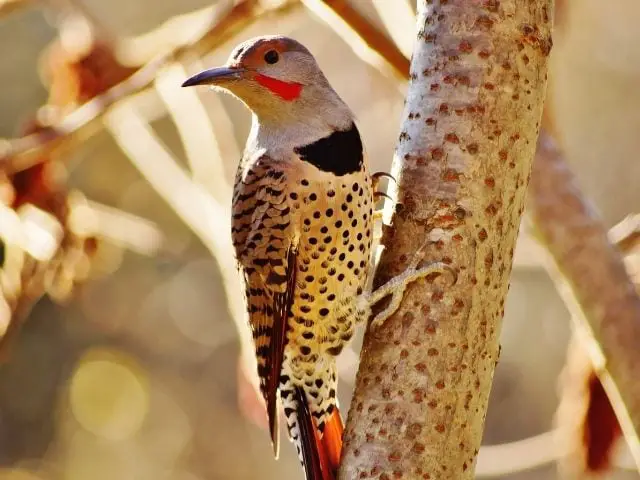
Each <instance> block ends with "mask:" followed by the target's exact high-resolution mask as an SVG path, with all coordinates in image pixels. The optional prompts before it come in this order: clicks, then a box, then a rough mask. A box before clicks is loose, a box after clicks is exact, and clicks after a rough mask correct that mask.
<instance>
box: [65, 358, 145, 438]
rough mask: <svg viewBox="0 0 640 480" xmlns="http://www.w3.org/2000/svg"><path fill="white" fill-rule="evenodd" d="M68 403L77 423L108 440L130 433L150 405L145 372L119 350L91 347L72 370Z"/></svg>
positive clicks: (140, 422) (140, 421) (135, 429)
mask: <svg viewBox="0 0 640 480" xmlns="http://www.w3.org/2000/svg"><path fill="white" fill-rule="evenodd" d="M69 403H70V407H71V411H72V413H73V416H74V417H75V418H76V420H77V421H78V423H79V424H80V425H81V426H82V427H83V428H84V429H86V430H88V431H89V432H91V433H93V434H94V435H96V436H99V437H102V438H105V439H109V440H122V439H125V438H127V437H131V436H133V435H135V433H136V432H137V431H138V429H139V428H140V426H141V425H142V422H143V421H144V419H145V417H146V415H147V411H148V407H149V394H148V387H147V378H146V375H145V373H144V372H143V371H142V369H141V368H140V367H139V366H138V365H137V364H136V363H135V362H134V361H133V360H132V359H131V358H130V357H128V356H126V355H124V354H122V353H120V352H117V351H112V350H104V349H91V350H89V351H87V353H86V354H85V355H84V356H83V357H82V358H81V359H80V361H79V362H78V365H77V367H76V370H75V372H74V373H73V376H72V378H71V382H70V388H69Z"/></svg>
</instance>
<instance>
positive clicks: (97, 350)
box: [0, 0, 640, 480]
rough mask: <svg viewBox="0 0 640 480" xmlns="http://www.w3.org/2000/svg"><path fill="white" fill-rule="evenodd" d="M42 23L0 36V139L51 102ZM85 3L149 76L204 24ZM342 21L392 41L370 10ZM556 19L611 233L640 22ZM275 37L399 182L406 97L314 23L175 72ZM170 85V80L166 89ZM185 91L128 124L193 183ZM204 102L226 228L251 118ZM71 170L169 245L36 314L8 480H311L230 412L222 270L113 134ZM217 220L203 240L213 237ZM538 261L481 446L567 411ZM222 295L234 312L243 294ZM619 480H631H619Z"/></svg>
mask: <svg viewBox="0 0 640 480" xmlns="http://www.w3.org/2000/svg"><path fill="white" fill-rule="evenodd" d="M376 2H377V3H378V4H380V3H385V2H388V3H390V2H394V3H395V2H398V5H399V4H400V3H402V2H404V0H376ZM43 3H50V5H49V6H48V7H47V8H42V6H43V5H42V4H40V3H39V2H31V4H30V5H29V6H27V7H25V8H21V9H20V10H19V11H16V12H14V13H12V14H11V15H5V16H3V17H2V18H0V137H12V136H15V135H17V133H18V129H19V127H20V126H21V125H22V124H23V122H24V121H25V120H26V119H28V118H29V117H30V116H32V115H33V113H34V111H35V110H36V109H37V108H38V107H39V106H40V105H42V104H43V103H45V102H46V100H47V96H48V93H47V89H46V78H45V79H43V75H42V64H41V61H40V60H39V59H40V58H41V54H42V52H43V51H44V50H45V48H47V46H48V45H49V44H50V42H52V41H53V40H54V39H55V37H56V35H57V30H56V21H57V20H58V16H57V14H56V13H55V12H56V11H57V10H56V8H55V4H56V3H57V2H43ZM62 3H64V2H62ZM77 3H79V4H81V5H84V6H85V8H86V11H87V12H89V13H90V14H91V15H92V16H93V17H94V18H95V19H98V20H99V23H100V25H101V26H102V28H104V31H106V32H109V34H110V35H112V36H113V37H115V38H119V39H126V40H128V42H129V43H128V45H129V46H131V45H133V46H134V47H136V48H137V50H136V51H135V53H136V54H137V55H139V56H142V57H145V56H147V57H148V56H151V55H153V54H154V53H157V52H160V51H161V50H162V48H163V47H164V46H165V45H162V44H161V43H158V44H156V43H154V41H153V40H149V39H148V38H146V37H144V35H145V34H146V33H147V32H150V31H152V30H154V29H156V28H157V27H158V26H160V25H161V24H162V23H163V22H165V21H167V20H168V19H170V18H172V17H173V16H175V15H179V14H184V13H188V12H191V11H194V10H196V9H200V8H203V7H207V6H210V5H211V3H210V2H207V1H205V0H182V1H180V2H178V1H175V0H134V1H132V0H110V1H108V2H105V1H104V0H82V2H80V1H78V2H77ZM219 3H225V2H219ZM227 3H228V2H227ZM351 4H352V5H354V6H355V7H356V8H357V9H359V10H360V11H361V12H362V13H363V14H365V15H366V17H367V18H368V19H369V20H370V21H371V22H372V23H373V24H374V25H376V26H378V27H379V28H380V29H383V30H384V28H385V26H384V22H383V21H382V18H381V16H380V13H379V12H378V11H377V10H376V8H375V5H374V4H373V3H372V2H371V0H351ZM51 5H53V6H54V8H52V7H51ZM387 6H388V5H387ZM405 6H406V5H405ZM410 8H414V6H413V5H411V6H410ZM558 8H561V10H560V11H559V12H558V17H557V20H558V29H557V32H556V36H555V42H554V44H555V45H554V50H553V53H552V67H551V68H552V74H551V76H550V90H549V93H550V95H549V105H550V106H551V107H552V112H553V118H554V124H555V128H556V132H557V135H558V140H559V141H560V143H561V144H562V147H563V149H564V151H565V153H566V155H567V158H568V159H569V161H570V163H571V164H572V166H573V167H574V170H575V172H576V174H577V176H578V178H579V181H580V184H581V186H582V187H583V189H584V191H585V192H586V194H587V195H588V196H589V197H590V198H591V199H592V200H593V203H594V206H595V207H596V208H597V209H598V210H599V211H600V213H601V214H602V216H603V217H604V219H605V222H606V223H607V225H608V226H612V225H614V224H615V223H617V222H618V221H620V220H622V219H623V218H624V217H625V216H626V215H627V214H629V213H632V212H637V211H638V210H640V188H638V183H639V182H638V179H639V178H640V162H639V160H638V153H637V152H638V151H640V135H638V132H640V89H638V85H639V84H640V49H639V48H637V45H640V29H638V28H637V25H638V20H639V19H640V4H638V2H636V1H635V0H612V1H611V2H608V3H607V4H606V6H603V3H602V2H600V1H597V0H581V1H570V0H567V1H566V2H559V4H558ZM270 33H282V34H287V35H290V36H293V37H295V38H297V39H298V40H300V41H301V42H303V43H304V44H305V45H307V46H308V48H309V49H310V50H311V51H312V52H313V53H314V54H315V55H316V57H317V59H318V61H319V63H320V65H321V66H322V68H323V69H324V71H325V72H326V74H327V76H328V78H329V79H330V81H331V82H332V84H333V85H334V87H335V89H336V90H337V91H338V93H339V94H340V95H341V96H342V97H343V98H344V99H345V100H346V102H347V103H348V104H349V105H350V106H351V107H352V109H353V110H354V111H355V113H356V115H357V118H358V123H359V126H360V130H361V132H362V135H363V137H364V141H365V144H366V146H367V150H368V152H369V156H370V162H371V165H372V168H373V169H374V170H388V168H389V165H390V162H391V159H392V155H393V149H394V144H395V140H396V137H397V134H398V130H399V120H400V114H401V112H402V108H403V95H404V91H405V88H406V87H405V86H404V85H403V84H402V83H399V82H398V81H397V80H395V79H393V78H390V77H389V76H385V75H383V74H381V73H380V72H379V71H378V70H377V69H375V68H374V67H372V66H370V65H368V64H366V63H364V62H363V61H362V60H361V59H360V58H359V57H358V56H357V55H356V54H355V53H354V52H353V50H352V49H351V48H350V46H349V45H347V44H346V43H345V42H344V41H343V40H342V39H341V38H340V37H338V36H337V35H336V33H335V32H334V31H333V30H332V29H331V28H329V27H328V26H327V25H326V24H325V23H324V22H323V21H322V20H320V19H318V18H317V17H315V16H313V15H312V14H311V13H309V12H308V11H307V10H305V9H304V8H303V7H300V8H293V9H290V10H289V11H287V13H285V14H282V15H278V16H277V17H271V18H265V19H261V20H259V21H257V22H256V23H255V24H253V25H251V26H250V27H248V28H246V29H244V30H242V31H241V32H240V33H238V34H237V35H234V36H233V38H231V39H229V40H227V41H225V42H222V43H220V44H219V45H218V46H217V47H216V49H215V50H214V51H212V52H211V53H210V54H208V55H206V56H205V57H204V58H202V59H198V58H193V59H191V61H190V62H186V63H184V64H183V65H182V67H183V68H184V72H185V73H186V72H190V73H193V72H195V71H196V70H197V69H198V68H200V67H201V66H203V65H204V66H211V65H215V64H219V63H221V62H223V61H224V60H225V59H226V56H227V55H228V53H229V52H230V50H231V48H232V46H233V45H235V44H236V43H238V42H239V41H241V40H244V39H247V38H249V37H252V36H255V35H260V34H270ZM411 37H412V35H408V39H409V42H410V40H411ZM136 39H137V43H136V41H134V40H136ZM67 41H68V42H70V44H73V43H74V41H75V40H73V38H71V40H67ZM132 48H133V47H132ZM156 50H157V52H156ZM199 61H201V63H198V62H199ZM167 78H169V79H173V80H175V85H173V87H172V86H171V84H167V81H168V80H167ZM180 80H181V79H180V76H179V75H178V76H177V77H176V75H174V76H173V77H171V76H170V75H168V76H167V77H166V78H165V81H164V83H163V84H162V86H156V87H155V88H152V89H151V90H149V91H148V93H146V94H145V95H144V96H141V98H139V99H138V100H137V102H138V103H137V104H138V106H139V112H140V115H141V117H142V118H144V120H145V121H147V122H148V123H149V125H151V127H152V128H153V129H154V130H155V133H156V135H157V137H158V138H159V139H160V140H161V141H162V143H163V144H164V145H165V146H166V147H167V148H168V149H169V150H170V151H171V152H172V153H173V155H174V157H175V159H176V160H177V162H178V163H179V164H180V165H182V166H186V165H187V164H188V154H189V152H187V149H185V145H184V144H183V138H181V132H180V131H179V129H178V128H177V127H176V124H175V122H174V118H171V117H170V116H169V115H168V114H167V109H166V104H165V103H163V102H164V100H163V97H162V92H165V94H166V92H167V91H168V90H169V91H170V90H171V88H175V89H176V91H177V93H175V94H174V95H175V98H174V101H176V102H178V103H180V95H181V92H179V91H178V89H179V83H180ZM159 83H160V82H159ZM197 95H198V96H199V97H200V99H201V101H202V104H203V105H204V106H205V108H206V111H207V112H208V120H209V122H211V123H212V124H213V125H214V127H216V132H217V135H218V150H219V154H220V155H219V154H218V153H215V152H207V151H203V150H202V149H201V151H200V156H201V158H202V160H201V161H202V164H201V166H200V168H202V169H203V170H202V174H203V176H202V177H200V178H201V180H202V184H203V186H204V187H205V188H207V189H208V190H209V191H210V193H211V194H212V195H213V197H214V198H215V199H216V201H217V202H218V203H219V204H220V205H221V206H222V207H223V208H224V209H228V208H229V202H230V198H229V197H228V196H225V195H223V193H225V192H227V191H228V185H230V183H231V182H232V179H233V174H234V172H235V168H236V164H237V161H238V155H239V152H240V151H241V149H242V145H243V144H244V140H245V137H246V135H247V133H248V128H249V120H250V118H249V114H248V112H247V111H245V110H244V108H243V107H242V106H241V105H240V104H239V103H238V102H236V101H234V100H233V99H231V98H230V97H226V96H220V95H218V94H215V93H210V92H206V91H204V92H203V91H199V92H198V93H197ZM185 98H186V97H185ZM205 140H206V139H203V142H205ZM206 141H209V140H206ZM149 154H152V153H151V152H150V153H149ZM207 155H210V156H211V158H210V159H208V157H207ZM219 156H221V157H222V158H223V163H222V164H221V165H222V168H220V159H219ZM148 161H149V162H153V161H154V159H153V158H149V159H148ZM207 162H210V164H211V170H207ZM65 163H66V165H67V167H68V173H69V185H71V186H72V187H73V188H77V189H79V190H81V191H82V192H83V193H84V194H85V195H86V196H87V197H88V198H89V199H91V200H94V201H96V202H101V203H102V204H106V205H109V206H112V207H116V208H118V209H121V210H124V211H126V212H131V213H133V214H135V215H139V216H140V217H143V218H145V219H148V220H150V221H151V222H153V224H154V225H156V226H157V228H158V229H159V231H160V232H162V234H163V236H164V240H163V241H162V248H161V249H160V251H159V252H157V253H156V254H154V255H143V254H139V253H136V252H133V251H128V250H122V249H121V248H119V247H116V246H110V245H108V244H107V245H104V246H103V247H102V249H101V255H102V258H103V259H104V262H105V265H107V266H106V267H105V268H106V273H107V274H106V275H101V276H99V277H97V278H95V279H93V280H91V281H89V282H87V283H86V284H85V285H83V286H82V287H79V288H78V289H76V290H75V294H74V295H73V297H72V298H71V299H70V300H69V301H68V302H66V303H65V304H63V305H60V304H57V303H54V302H52V301H51V300H49V299H48V298H46V297H45V298H43V299H42V300H41V301H40V302H38V303H37V305H36V306H35V308H34V310H33V311H32V314H31V315H30V318H29V321H28V322H27V323H26V324H25V326H24V328H23V329H22V331H21V333H20V335H19V337H18V338H17V339H16V341H15V345H14V346H13V348H12V349H11V355H10V356H9V358H8V359H7V360H6V361H5V363H4V364H2V365H1V366H0V467H1V469H0V480H9V479H11V480H37V479H42V480H49V479H51V480H53V479H55V480H58V479H60V480H63V479H64V480H113V479H122V480H129V479H131V480H133V479H135V480H147V479H149V480H151V479H153V480H163V479H166V480H169V479H171V480H209V479H210V480H240V479H257V478H260V479H285V478H287V479H289V478H290V479H294V478H300V470H299V468H300V467H299V465H298V462H297V459H296V458H295V456H294V452H293V448H292V447H291V446H290V444H288V443H287V442H285V444H284V447H283V448H282V453H281V459H280V460H279V461H277V462H276V461H275V460H274V459H273V458H272V455H271V447H270V444H269V441H268V435H267V433H266V432H265V431H264V430H262V429H261V428H260V427H259V426H258V425H256V424H255V423H254V422H252V421H250V420H248V419H247V417H246V415H243V413H242V412H243V408H245V409H247V408H248V409H251V408H253V407H251V401H250V400H247V396H246V395H245V396H243V395H241V394H239V389H240V388H245V389H246V388H247V387H246V385H245V386H244V387H242V377H240V379H241V380H240V383H239V380H238V378H239V376H238V371H237V365H238V358H239V355H240V346H239V341H238V332H237V329H236V326H235V324H234V322H233V321H232V320H231V316H230V309H231V307H230V306H229V302H228V300H227V296H226V293H225V289H224V288H223V280H222V276H221V273H220V268H219V264H218V262H217V261H216V259H214V258H212V256H211V254H210V252H209V250H208V249H207V248H206V247H205V246H204V245H203V243H202V242H201V241H200V240H199V238H198V237H197V236H196V235H194V234H193V233H192V231H191V230H190V229H189V228H188V227H187V226H186V225H185V223H184V222H183V221H182V220H181V219H180V218H179V216H178V215H176V213H175V212H174V210H173V209H172V208H171V207H170V206H169V205H168V204H167V202H166V201H165V199H163V198H162V197H161V196H160V195H158V194H157V193H156V191H155V190H154V188H152V187H151V186H150V184H149V182H148V181H147V180H146V179H145V178H144V177H143V176H142V175H141V174H140V173H139V171H138V170H137V169H136V168H135V167H134V166H133V165H132V162H131V161H130V159H129V158H128V157H127V155H126V154H125V153H124V152H123V151H122V149H121V148H120V147H119V146H118V145H117V143H116V142H115V141H114V138H113V135H112V134H111V133H109V132H108V131H106V130H104V129H103V130H101V131H99V132H98V133H96V134H95V135H93V136H92V137H91V138H89V139H88V140H86V141H85V142H83V143H82V145H80V146H79V147H77V148H76V149H74V151H73V152H70V153H69V154H68V156H67V157H66V158H65ZM216 164H217V165H218V166H217V167H215V166H214V165H216ZM207 175H209V177H207ZM220 185H222V187H220ZM224 211H226V210H224ZM218 220H219V219H216V218H212V219H211V218H209V219H207V218H202V219H201V222H202V224H203V225H205V228H208V229H216V225H217V221H218ZM215 231H216V234H217V235H220V236H222V235H229V234H228V232H227V231H226V230H220V229H218V230H215ZM524 260H527V259H524ZM528 260H531V261H523V262H521V263H520V264H517V265H516V267H515V268H514V273H513V277H512V285H511V290H510V292H509V297H508V302H507V308H506V317H505V319H504V328H503V333H502V346H503V349H502V357H501V361H500V364H499V365H498V369H497V372H496V377H495V382H494V388H493V392H492V396H491V404H490V407H489V413H488V417H487V426H486V431H485V437H484V443H485V444H487V445H495V444H499V443H503V442H511V441H515V440H519V439H524V438H526V437H529V436H532V435H536V434H540V433H543V432H545V431H548V430H549V429H551V428H552V425H553V416H554V413H555V411H556V408H557V405H558V378H559V374H560V372H561V370H562V368H563V365H564V361H565V357H566V348H567V343H568V340H569V337H570V318H569V315H568V313H567V310H566V308H565V307H564V305H563V303H562V301H561V300H560V298H559V297H558V295H557V293H556V291H555V289H554V286H553V285H552V283H551V281H550V280H549V278H548V276H547V274H546V273H545V272H544V270H543V269H542V268H541V267H540V265H539V264H538V262H536V261H534V260H532V259H528ZM227 289H228V290H230V291H234V289H235V290H236V291H237V292H236V293H237V294H239V292H240V289H239V286H236V285H232V286H229V285H227ZM359 342H360V337H358V338H357V339H356V341H355V342H354V346H353V349H352V350H351V351H349V352H347V355H346V358H345V360H344V361H343V362H342V364H341V367H342V371H341V375H342V376H341V381H342V385H341V387H342V390H341V402H342V405H343V409H344V411H345V412H346V410H347V408H348V405H349V399H350V395H351V389H352V385H353V378H354V375H355V369H356V367H357V364H356V361H357V351H358V348H359ZM243 401H244V402H247V404H248V406H247V405H242V402H243ZM502 478H508V479H510V480H525V479H527V480H551V479H554V478H556V472H555V467H554V465H552V464H550V465H545V466H541V467H539V468H535V469H533V470H531V471H527V472H523V473H517V474H512V475H507V476H503V477H502ZM610 478H615V479H618V480H623V479H634V478H638V474H635V473H631V472H624V471H622V470H620V471H617V472H614V473H613V474H612V476H611V477H610Z"/></svg>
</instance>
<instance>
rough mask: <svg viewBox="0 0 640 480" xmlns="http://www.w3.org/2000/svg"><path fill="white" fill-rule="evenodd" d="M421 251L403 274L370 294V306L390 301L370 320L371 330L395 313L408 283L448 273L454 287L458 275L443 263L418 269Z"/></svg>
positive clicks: (378, 326)
mask: <svg viewBox="0 0 640 480" xmlns="http://www.w3.org/2000/svg"><path fill="white" fill-rule="evenodd" d="M421 250H422V249H420V250H419V251H418V254H416V255H415V256H414V259H413V260H412V262H411V264H410V265H409V267H408V268H407V269H406V270H405V271H404V272H402V273H401V274H400V275H398V276H397V277H395V278H392V279H391V280H389V281H388V282H387V283H385V284H384V285H383V286H382V287H379V288H378V289H376V290H375V291H374V292H373V293H372V295H371V306H373V305H374V304H376V303H378V302H379V301H380V300H382V299H383V298H385V297H387V296H389V295H391V301H390V302H389V304H388V305H387V306H386V307H385V308H384V310H382V311H381V312H379V313H377V314H376V316H375V317H374V318H373V319H372V320H371V327H372V328H380V327H381V326H382V325H383V324H384V322H385V321H386V320H387V319H388V318H389V317H390V316H391V315H393V314H394V313H395V312H396V310H397V309H398V307H399V306H400V303H401V302H402V298H403V296H404V292H405V290H406V289H407V287H408V286H409V284H410V283H413V282H415V281H416V280H418V279H420V278H425V277H429V276H432V275H435V274H439V275H442V274H444V273H446V272H448V273H450V274H451V276H452V277H453V281H452V282H451V285H454V284H455V283H456V282H457V281H458V274H457V272H456V270H455V269H454V268H453V267H451V266H450V265H448V264H446V263H443V262H435V263H431V264H429V265H427V266H425V267H420V268H418V264H419V263H420V261H421V260H422V255H420V254H419V253H421Z"/></svg>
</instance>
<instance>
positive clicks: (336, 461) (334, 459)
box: [322, 407, 344, 472]
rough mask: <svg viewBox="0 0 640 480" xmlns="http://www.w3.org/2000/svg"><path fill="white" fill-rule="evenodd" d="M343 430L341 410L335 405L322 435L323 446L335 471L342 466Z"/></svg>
mask: <svg viewBox="0 0 640 480" xmlns="http://www.w3.org/2000/svg"><path fill="white" fill-rule="evenodd" d="M343 431H344V426H343V425H342V418H341V417H340V411H339V410H338V408H337V407H334V409H333V411H332V412H331V414H330V415H329V418H328V419H327V420H326V421H325V424H324V432H323V435H322V446H323V447H324V451H325V452H326V453H327V459H328V462H329V466H330V468H331V470H332V471H334V472H337V471H338V467H339V466H340V456H341V454H342V432H343Z"/></svg>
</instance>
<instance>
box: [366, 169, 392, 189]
mask: <svg viewBox="0 0 640 480" xmlns="http://www.w3.org/2000/svg"><path fill="white" fill-rule="evenodd" d="M383 177H387V178H389V179H391V180H393V183H395V184H397V183H398V182H397V181H396V179H395V177H394V176H393V175H391V174H390V173H387V172H376V173H374V174H373V175H371V180H373V187H374V189H375V187H376V186H377V185H378V183H379V182H380V179H381V178H383Z"/></svg>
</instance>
